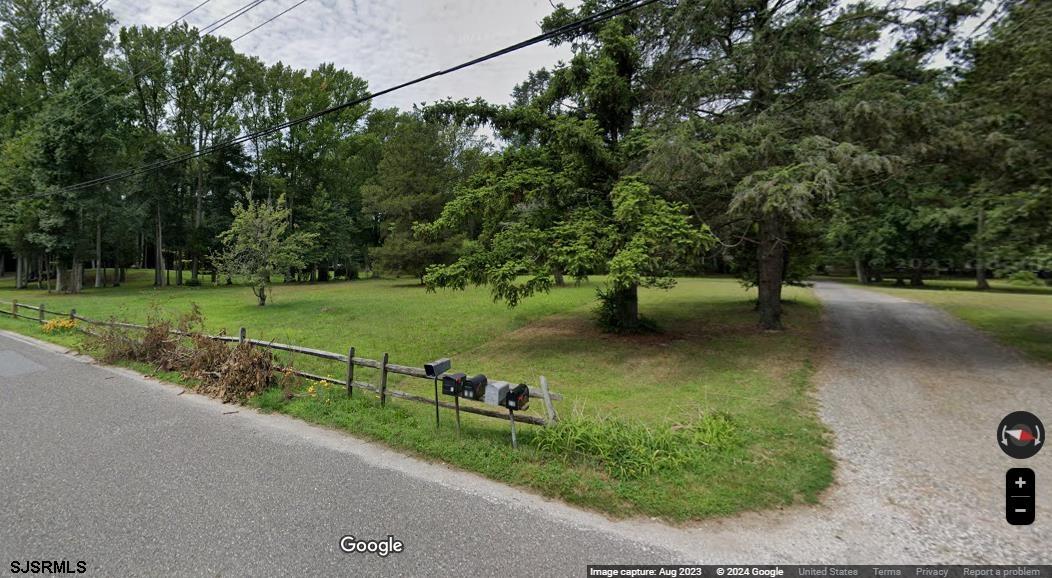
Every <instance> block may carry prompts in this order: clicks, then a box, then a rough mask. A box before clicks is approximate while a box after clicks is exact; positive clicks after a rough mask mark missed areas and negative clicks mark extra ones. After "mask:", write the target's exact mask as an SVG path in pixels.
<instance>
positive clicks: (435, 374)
mask: <svg viewBox="0 0 1052 578" xmlns="http://www.w3.org/2000/svg"><path fill="white" fill-rule="evenodd" d="M452 366H453V362H452V361H451V360H450V359H449V358H448V357H443V358H442V359H436V360H435V361H432V362H431V363H425V364H424V375H426V376H428V377H430V378H431V379H433V380H434V381H435V427H436V428H437V427H438V426H439V421H438V378H439V377H440V376H441V375H442V374H443V373H445V372H447V371H449V368H450V367H452Z"/></svg>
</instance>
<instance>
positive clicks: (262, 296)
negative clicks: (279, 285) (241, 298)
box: [253, 285, 267, 307]
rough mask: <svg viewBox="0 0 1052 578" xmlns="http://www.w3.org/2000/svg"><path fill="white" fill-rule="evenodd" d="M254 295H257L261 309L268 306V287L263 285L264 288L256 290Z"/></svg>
mask: <svg viewBox="0 0 1052 578" xmlns="http://www.w3.org/2000/svg"><path fill="white" fill-rule="evenodd" d="M253 293H255V294H256V299H258V300H259V306H260V307H263V306H265V305H266V304H267V286H266V285H263V286H262V287H259V288H257V289H254V290H253Z"/></svg>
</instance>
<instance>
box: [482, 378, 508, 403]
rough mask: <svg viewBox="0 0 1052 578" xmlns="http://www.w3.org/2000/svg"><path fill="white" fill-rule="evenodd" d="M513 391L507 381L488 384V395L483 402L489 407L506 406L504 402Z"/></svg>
mask: <svg viewBox="0 0 1052 578" xmlns="http://www.w3.org/2000/svg"><path fill="white" fill-rule="evenodd" d="M509 391H511V384H510V383H508V382H506V381H491V382H489V383H487V384H486V394H485V395H484V396H483V397H482V401H484V402H486V403H488V404H489V405H504V400H505V399H506V398H507V397H508V392H509Z"/></svg>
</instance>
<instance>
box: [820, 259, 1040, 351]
mask: <svg viewBox="0 0 1052 578" xmlns="http://www.w3.org/2000/svg"><path fill="white" fill-rule="evenodd" d="M838 281H848V282H855V281H854V280H853V279H851V280H845V279H838ZM990 285H991V288H990V290H989V291H977V290H976V289H975V281H974V280H964V279H932V280H926V281H925V286H924V287H896V286H895V285H894V282H893V281H885V282H884V283H881V284H877V285H867V286H866V287H867V288H869V289H875V290H878V291H881V292H883V293H887V294H889V295H895V296H898V297H904V298H906V299H914V300H916V301H923V302H925V303H930V304H932V305H936V306H938V307H941V308H943V309H945V310H946V311H948V312H949V313H951V314H953V315H955V316H957V317H959V318H961V319H963V320H964V321H966V322H968V323H970V324H971V325H973V326H974V327H977V328H979V329H981V330H983V331H985V332H987V333H989V334H991V335H993V336H994V337H995V338H997V339H999V340H1000V341H1001V342H1003V343H1005V344H1007V345H1010V346H1012V347H1015V348H1017V349H1019V350H1020V351H1023V352H1024V353H1026V354H1027V355H1029V356H1030V357H1032V358H1034V359H1036V360H1040V361H1044V362H1048V363H1052V287H1041V286H1035V287H1031V286H1018V285H1013V284H1011V283H1008V282H1007V281H1002V280H992V281H990Z"/></svg>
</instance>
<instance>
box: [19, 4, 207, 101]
mask: <svg viewBox="0 0 1052 578" xmlns="http://www.w3.org/2000/svg"><path fill="white" fill-rule="evenodd" d="M109 1H110V0H102V1H101V2H99V3H98V4H96V5H95V6H93V7H92V10H98V9H100V8H102V7H103V6H105V5H106V3H107V2H109ZM211 1H212V0H204V1H203V2H201V3H200V4H198V5H197V6H194V7H193V8H191V9H190V10H188V11H187V12H186V13H184V14H183V15H182V16H180V17H178V18H176V19H175V20H173V21H171V22H170V23H169V24H167V25H165V28H171V27H172V26H175V25H176V24H177V23H178V22H179V21H180V20H182V19H184V18H186V17H188V16H190V15H191V14H193V13H194V12H197V10H198V9H199V8H201V7H202V6H204V5H205V4H208V3H209V2H211ZM72 26H73V23H70V24H68V25H67V26H66V27H65V28H63V29H62V31H61V32H60V33H59V36H61V35H63V34H65V33H66V31H67V30H69V29H70V28H71V27H72ZM104 95H105V93H104V94H103V95H100V96H104ZM52 96H54V95H50V94H45V95H42V96H41V97H40V98H38V99H37V100H35V101H33V102H27V103H26V104H23V105H22V106H20V107H18V108H16V109H15V110H13V111H11V112H9V113H6V114H17V113H19V112H22V111H23V110H25V109H26V108H28V107H30V106H36V105H38V104H40V103H41V102H44V101H45V100H47V99H48V98H51V97H52ZM93 100H94V99H93ZM88 102H92V101H88ZM85 104H87V103H85Z"/></svg>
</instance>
